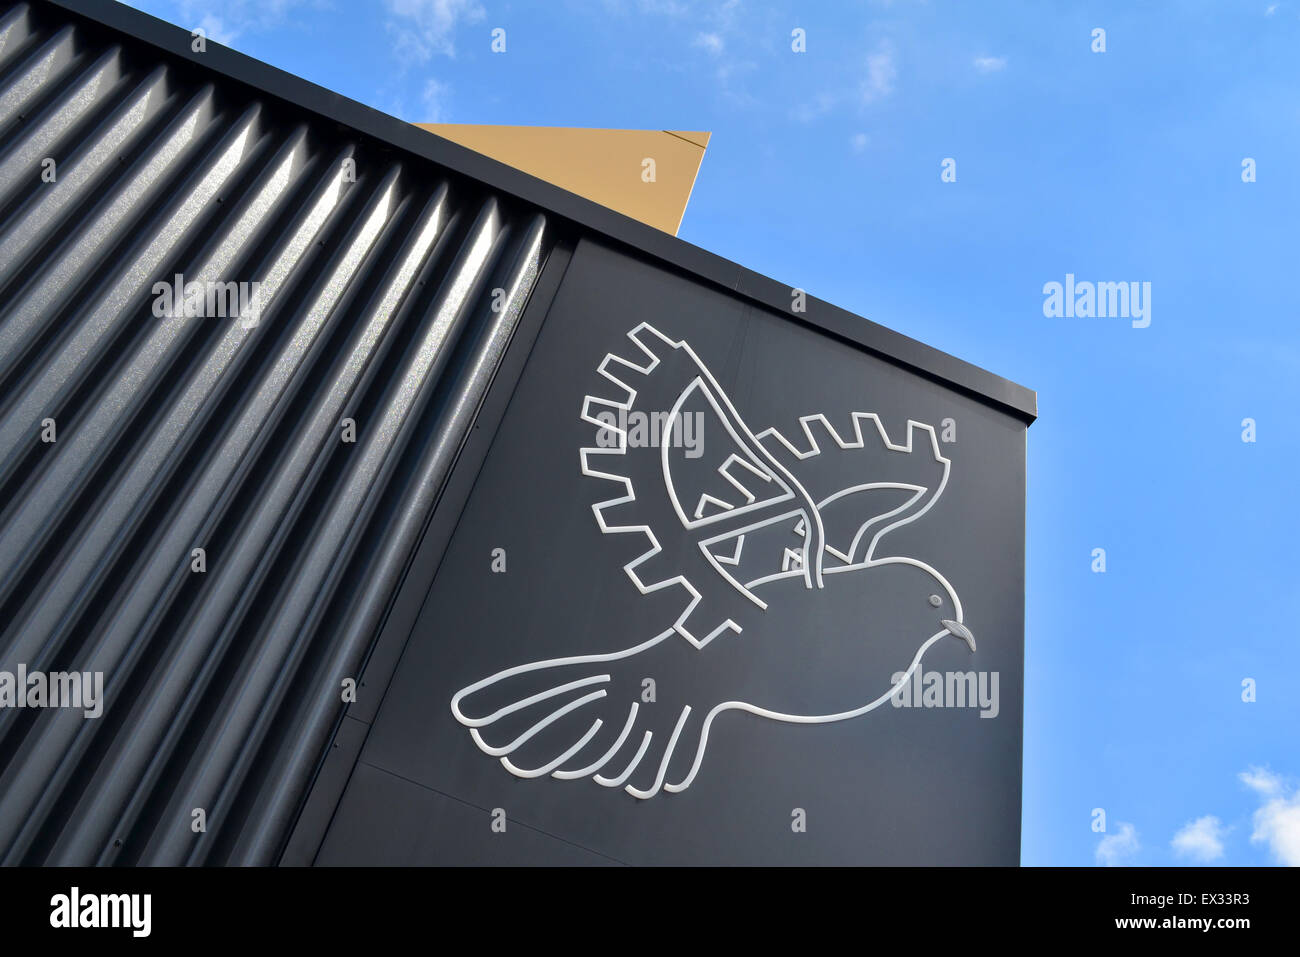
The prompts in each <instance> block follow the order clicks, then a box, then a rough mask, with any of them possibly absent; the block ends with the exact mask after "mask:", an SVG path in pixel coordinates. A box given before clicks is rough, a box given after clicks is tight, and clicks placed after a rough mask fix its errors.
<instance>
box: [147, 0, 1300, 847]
mask: <svg viewBox="0 0 1300 957" xmlns="http://www.w3.org/2000/svg"><path fill="white" fill-rule="evenodd" d="M134 5H136V6H138V7H140V8H141V9H144V10H147V11H148V12H150V13H153V14H155V15H157V16H160V17H162V18H164V19H167V20H170V21H172V22H175V23H178V24H181V25H183V26H186V27H187V28H189V27H193V26H197V25H203V26H205V27H206V28H207V29H208V32H209V34H210V35H212V36H213V37H214V38H216V39H218V40H221V41H223V42H227V43H228V45H230V46H233V47H235V48H236V49H239V50H241V51H243V52H245V53H247V54H249V55H251V56H254V57H257V58H259V59H262V60H265V61H267V62H269V63H271V64H274V65H275V66H277V67H280V68H282V69H285V70H287V71H289V72H291V73H295V74H298V75H299V76H302V77H305V78H307V79H309V80H312V81H313V82H315V83H319V84H321V85H323V86H325V87H328V88H330V89H333V90H336V91H338V92H340V93H342V94H344V95H346V96H349V97H352V98H354V99H357V100H360V101H361V102H363V103H367V104H369V105H371V106H374V107H376V108H379V109H382V110H384V111H386V112H389V113H392V114H394V115H396V116H398V117H401V118H403V119H406V120H409V121H412V122H418V121H426V122H436V121H441V122H457V123H500V124H526V125H545V126H596V127H637V128H661V129H690V130H710V131H712V133H713V139H712V142H711V143H710V146H709V150H708V153H707V155H706V157H705V160H704V164H703V167H702V169H701V171H700V175H699V178H698V180H697V181H696V185H695V191H694V194H693V196H692V199H691V203H690V207H689V209H688V210H687V213H686V217H685V220H684V222H683V224H682V228H681V232H680V235H681V236H682V238H683V239H686V240H687V241H689V242H692V243H694V244H696V245H699V246H702V247H704V248H705V249H708V250H711V251H713V252H716V253H718V254H720V255H722V256H725V257H727V258H729V259H733V260H735V261H737V262H740V263H742V264H744V265H745V266H748V267H750V268H752V269H754V270H757V271H758V272H761V273H764V274H767V275H770V276H772V277H773V278H775V279H778V280H780V281H782V282H786V283H789V284H790V285H791V286H799V287H802V288H804V289H807V290H808V291H809V293H811V294H813V295H815V296H818V297H820V298H822V299H826V300H829V301H831V302H834V303H836V304H837V305H840V306H843V307H845V308H847V309H850V310H852V311H854V312H857V313H859V314H861V315H864V316H867V317H869V318H871V319H873V320H875V321H876V322H879V323H882V324H884V325H887V326H890V327H892V328H894V329H897V330H899V331H900V332H903V333H906V334H907V335H910V336H913V337H915V338H917V339H920V340H922V341H924V342H927V343H929V344H931V345H934V346H936V347H938V348H940V349H943V350H944V351H947V352H950V353H952V354H954V355H957V356H960V357H962V358H964V359H967V360H969V361H971V362H974V363H976V364H978V365H981V366H984V367H985V368H988V369H990V370H992V371H994V372H997V373H999V374H1001V375H1004V376H1006V377H1008V378H1011V379H1014V380H1016V381H1018V382H1021V383H1023V384H1025V385H1027V386H1029V387H1031V388H1034V389H1036V390H1038V397H1039V406H1040V415H1041V418H1040V420H1039V421H1038V422H1037V423H1036V424H1035V425H1034V426H1033V427H1032V428H1031V430H1030V433H1029V499H1028V568H1027V577H1028V588H1027V592H1028V594H1027V613H1028V617H1027V633H1026V668H1027V674H1026V688H1027V690H1026V702H1025V761H1024V769H1025V778H1024V816H1023V861H1024V863H1026V864H1093V863H1124V864H1180V863H1187V864H1193V863H1198V862H1203V861H1213V862H1216V863H1226V864H1269V863H1291V864H1300V791H1297V786H1298V785H1300V668H1298V667H1297V661H1300V610H1298V609H1297V608H1296V600H1297V598H1300V587H1297V584H1298V582H1297V578H1298V577H1300V559H1298V558H1297V555H1296V551H1295V549H1296V544H1295V543H1296V542H1297V539H1298V538H1300V527H1297V526H1298V525H1300V521H1298V519H1297V514H1298V510H1297V509H1296V507H1295V504H1294V493H1295V488H1296V484H1297V479H1296V475H1297V466H1298V465H1300V440H1298V438H1297V418H1298V417H1300V415H1298V413H1297V410H1300V332H1298V331H1297V330H1298V328H1300V315H1298V314H1297V306H1296V302H1295V298H1294V295H1293V286H1294V278H1293V277H1294V276H1295V275H1296V274H1297V264H1296V261H1295V260H1296V257H1297V255H1298V254H1297V248H1296V241H1295V234H1296V223H1297V213H1300V202H1298V200H1300V186H1298V185H1297V178H1296V175H1295V174H1294V172H1292V171H1290V170H1289V168H1288V167H1287V165H1286V164H1287V163H1292V164H1294V163H1295V162H1296V158H1297V157H1298V156H1300V98H1297V97H1296V89H1297V80H1300V66H1297V62H1298V58H1297V54H1296V51H1297V50H1298V49H1300V0H1293V2H1277V3H1273V2H1265V0H1258V2H1253V0H1245V2H1232V3H1201V2H1182V3H1173V2H1169V3H1153V4H1140V5H1135V4H1131V3H1093V4H1086V5H1084V4H1079V5H1070V6H1071V8H1070V9H1061V7H1063V6H1064V5H1058V4H1041V3H1028V2H1026V3H997V4H994V3H980V4H974V3H961V2H949V3H941V2H930V3H925V2H906V0H894V2H874V3H873V2H864V3H841V4H830V3H827V4H818V5H816V7H815V9H813V10H811V11H810V10H808V9H806V8H807V7H808V6H811V5H808V4H802V3H793V2H791V3H784V4H782V3H758V2H736V0H727V2H710V3H698V4H696V3H686V2H684V0H683V2H678V0H605V2H600V0H591V2H576V0H553V2H549V3H545V4H535V3H522V2H515V3H495V2H491V0H374V2H373V3H360V2H357V3H352V2H343V0H332V2H331V0H260V2H248V0H223V2H221V3H198V2H192V0H182V2H174V0H138V2H137V3H135V4H134ZM495 27H503V28H505V29H506V31H507V33H506V36H507V51H506V53H505V54H493V53H492V52H491V51H490V49H489V45H490V39H491V38H490V32H491V30H492V29H493V28H495ZM796 27H799V28H802V29H803V30H804V31H805V32H806V36H807V51H806V52H805V53H802V54H796V53H794V52H792V50H791V40H790V38H791V31H792V30H793V29H794V28H796ZM1096 28H1102V29H1104V30H1105V45H1106V49H1105V52H1104V53H1102V52H1094V51H1093V50H1092V46H1093V45H1094V40H1093V30H1094V29H1096ZM945 158H951V159H953V160H955V162H956V173H957V177H956V181H955V182H950V183H945V182H942V181H941V178H940V172H941V163H942V161H943V160H944V159H945ZM1246 158H1251V159H1253V160H1254V161H1255V170H1256V181H1255V182H1250V183H1247V182H1243V177H1242V172H1243V168H1242V164H1243V160H1244V159H1246ZM1067 273H1072V274H1074V275H1075V276H1076V277H1077V279H1078V280H1080V281H1083V280H1088V281H1094V282H1098V281H1106V282H1121V281H1122V282H1141V283H1150V284H1151V287H1150V288H1151V300H1150V319H1151V322H1150V325H1149V326H1148V327H1146V328H1134V327H1133V326H1132V324H1131V322H1130V321H1129V320H1127V319H1123V318H1057V317H1052V318H1049V317H1047V316H1045V315H1044V308H1043V303H1044V292H1043V287H1044V284H1046V283H1049V282H1053V281H1055V282H1064V280H1065V276H1066V274H1067ZM1288 277H1292V278H1288ZM1246 418H1250V419H1253V420H1255V423H1256V430H1257V431H1256V441H1255V442H1253V443H1248V442H1243V441H1242V432H1243V427H1242V422H1243V419H1246ZM1095 548H1104V549H1105V550H1106V563H1107V568H1106V571H1105V573H1104V574H1098V573H1095V572H1093V571H1092V567H1091V566H1092V562H1093V559H1092V551H1093V549H1095ZM1248 678H1249V679H1253V680H1254V682H1255V686H1256V697H1257V700H1255V701H1254V702H1251V703H1247V702H1243V700H1242V682H1243V680H1245V679H1248ZM1094 808H1104V809H1105V812H1106V820H1107V830H1106V833H1105V834H1104V835H1103V834H1099V833H1096V832H1094V831H1093V828H1092V821H1093V818H1092V811H1093V809H1094Z"/></svg>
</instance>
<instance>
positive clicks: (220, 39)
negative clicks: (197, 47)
mask: <svg viewBox="0 0 1300 957" xmlns="http://www.w3.org/2000/svg"><path fill="white" fill-rule="evenodd" d="M198 29H200V30H202V31H203V35H204V36H205V37H207V38H208V39H209V40H211V41H212V42H213V43H220V44H221V45H222V46H227V47H228V46H231V45H232V44H234V42H235V38H236V37H237V36H239V34H240V33H241V32H243V31H242V30H240V29H239V28H237V27H227V26H226V25H225V24H224V23H223V22H222V21H221V18H220V17H214V16H213V15H212V14H210V13H205V14H204V15H203V19H201V20H200V21H199V22H198Z"/></svg>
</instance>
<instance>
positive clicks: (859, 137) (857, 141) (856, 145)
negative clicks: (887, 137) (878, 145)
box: [849, 133, 870, 153]
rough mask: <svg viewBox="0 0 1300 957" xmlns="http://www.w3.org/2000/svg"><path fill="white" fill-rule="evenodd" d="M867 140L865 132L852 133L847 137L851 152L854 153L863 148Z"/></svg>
mask: <svg viewBox="0 0 1300 957" xmlns="http://www.w3.org/2000/svg"><path fill="white" fill-rule="evenodd" d="M869 142H870V140H869V139H868V138H867V134H866V133H854V134H853V136H852V137H851V138H850V139H849V144H850V145H851V146H852V147H853V152H855V153H861V152H862V151H863V150H865V149H866V148H867V144H868V143H869Z"/></svg>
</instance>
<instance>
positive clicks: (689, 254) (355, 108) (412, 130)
mask: <svg viewBox="0 0 1300 957" xmlns="http://www.w3.org/2000/svg"><path fill="white" fill-rule="evenodd" d="M41 2H43V3H46V4H51V5H53V6H56V7H61V8H63V9H64V10H67V11H68V12H70V13H72V14H74V15H76V16H79V17H82V18H84V19H86V20H90V21H92V22H94V23H97V24H99V25H101V26H103V27H106V28H108V29H110V30H114V31H116V32H118V33H121V34H123V35H125V36H126V37H128V38H131V39H134V40H136V41H139V42H143V43H147V44H149V45H151V46H154V47H156V48H157V49H159V50H160V51H161V52H162V53H164V54H166V55H168V56H171V57H175V58H178V59H181V60H186V61H189V62H191V63H194V64H196V65H198V66H201V67H204V68H206V69H208V70H212V71H214V72H216V73H218V74H220V75H222V76H225V77H226V78H228V79H230V80H233V81H234V82H236V83H240V84H242V85H244V86H246V87H250V88H252V89H254V90H256V91H259V92H260V93H261V94H262V95H264V96H266V97H269V98H273V99H278V100H280V101H282V102H284V103H287V104H289V105H290V106H293V107H294V108H296V109H300V110H305V111H307V112H310V113H315V114H317V115H318V116H319V117H321V118H322V119H323V120H324V121H325V122H327V123H340V124H343V125H346V126H348V127H351V128H352V129H354V130H356V131H357V133H358V134H360V135H362V136H365V137H369V138H371V139H374V140H376V141H378V142H381V143H386V144H388V145H390V146H392V147H395V148H397V149H400V150H404V151H406V152H408V153H412V154H414V155H416V156H420V157H423V158H424V159H427V160H429V161H431V162H433V163H437V164H438V165H440V166H444V167H446V168H448V169H450V170H452V171H454V172H457V173H460V174H461V175H463V176H466V177H468V178H470V179H475V180H478V181H480V182H482V183H484V184H485V185H487V186H488V187H489V188H491V189H492V190H495V191H497V192H499V193H504V194H507V195H510V196H513V197H515V198H517V199H519V200H521V201H523V202H525V203H529V204H531V205H533V206H536V207H540V208H541V209H543V210H546V211H547V212H549V213H551V214H553V215H555V216H558V217H560V218H563V219H567V220H569V221H571V222H573V223H575V224H577V225H578V226H581V227H583V228H585V229H588V230H591V231H592V232H593V233H596V234H599V235H601V236H603V237H606V238H608V239H611V240H614V241H616V242H618V243H621V244H624V245H626V246H630V247H632V248H633V249H637V250H640V251H641V252H643V253H645V254H647V255H650V256H652V257H654V258H656V259H658V260H661V261H662V262H664V263H666V264H668V265H670V266H672V267H675V268H677V269H679V270H683V271H685V272H687V273H690V274H692V275H694V276H696V277H698V278H700V279H702V280H704V281H706V282H709V283H712V284H714V285H717V286H721V287H723V288H725V289H728V290H731V291H733V292H734V293H736V294H737V295H739V296H741V297H742V298H744V299H747V300H750V301H751V302H754V303H757V304H759V305H762V306H764V307H765V308H768V309H772V310H775V311H777V312H779V313H782V314H784V315H787V316H790V315H791V313H790V302H791V296H790V289H791V287H790V286H788V285H785V284H782V283H779V282H777V281H776V280H774V279H770V278H768V277H766V276H762V275H760V274H759V273H756V272H754V271H753V270H750V269H746V268H744V267H743V266H740V265H738V264H736V263H734V262H731V261H730V260H728V259H723V258H722V257H721V256H717V255H714V254H713V253H710V252H708V251H707V250H704V249H701V248H699V247H698V246H694V245H692V244H690V243H688V242H686V241H685V240H683V239H678V238H677V237H676V236H672V235H669V234H668V233H665V232H661V231H660V230H658V229H655V228H654V227H652V226H648V225H646V224H645V223H641V222H638V221H637V220H634V219H630V218H629V217H627V216H624V215H623V214H622V213H617V212H615V211H614V210H612V209H608V208H606V207H604V206H601V205H599V204H597V203H594V202H592V201H591V200H588V199H584V198H582V197H581V196H577V195H575V194H573V193H570V192H568V191H567V190H564V189H561V188H560V187H558V186H554V185H552V184H551V183H547V182H545V181H543V180H540V179H537V178H536V177H534V176H530V175H529V174H527V173H524V172H521V171H520V170H517V169H514V168H513V167H510V166H507V165H505V164H504V163H500V162H498V161H496V160H493V159H490V158H488V157H486V156H483V155H482V154H479V153H475V152H474V151H472V150H470V149H467V148H466V147H463V146H460V145H458V144H456V143H452V142H451V141H449V140H444V139H443V138H441V137H439V136H437V135H435V134H433V133H430V132H428V131H426V130H421V129H419V128H417V127H416V126H414V125H413V124H410V123H407V122H405V121H403V120H400V119H398V118H397V117H394V116H389V115H388V114H386V113H381V112H380V111H379V110H376V109H373V108H372V107H369V106H366V105H365V104H363V103H358V102H357V101H356V100H350V99H348V98H347V97H345V96H341V95H340V94H338V93H334V92H332V91H330V90H327V89H325V88H324V87H321V86H317V85H316V84H315V83H311V82H309V81H308V80H304V79H302V78H301V77H297V76H294V75H293V74H291V73H286V72H285V71H283V70H279V69H277V68H275V67H273V66H270V65H269V64H266V63H263V62H262V61H260V60H255V59H253V58H252V57H250V56H247V55H245V54H243V53H239V52H238V51H236V50H232V49H230V48H229V47H225V46H222V45H221V44H219V43H214V42H212V41H211V40H209V41H208V44H207V50H206V52H204V53H195V52H193V50H191V48H190V41H191V36H190V34H189V33H188V32H187V31H185V30H184V29H182V28H181V27H178V26H175V25H173V24H170V23H167V22H166V21H164V20H159V19H158V18H157V17H154V16H152V15H150V14H147V13H144V12H142V11H140V10H136V9H134V8H132V7H128V6H125V5H124V4H121V3H117V2H114V0H41ZM806 305H807V311H806V312H803V313H800V314H798V315H794V316H791V318H793V319H795V320H797V321H799V322H802V323H805V324H807V325H810V326H813V327H816V328H819V329H823V330H825V331H827V332H829V333H831V334H833V335H835V336H837V337H839V338H841V339H844V340H846V341H849V342H852V343H855V344H857V345H859V346H861V347H863V348H865V349H867V350H869V351H870V352H872V353H874V354H876V355H879V356H881V357H882V358H885V359H888V360H889V361H891V362H894V363H896V364H898V365H901V366H903V367H905V368H907V369H910V370H912V371H915V372H918V373H920V374H922V375H924V376H925V377H926V378H928V379H931V380H934V381H936V382H940V383H943V384H945V385H948V386H951V387H953V388H955V389H956V390H958V391H959V392H962V393H965V394H968V395H971V396H973V397H975V398H978V399H981V400H983V401H985V402H987V403H989V404H991V405H993V406H995V407H997V408H999V409H1001V410H1002V411H1004V412H1007V413H1009V414H1011V415H1014V416H1015V417H1016V418H1018V419H1020V420H1022V421H1024V422H1025V423H1026V424H1029V423H1032V422H1033V421H1034V419H1035V418H1037V416H1038V397H1037V394H1036V393H1035V392H1034V391H1033V390H1031V389H1027V388H1025V387H1024V386H1022V385H1018V384H1016V383H1014V382H1012V381H1010V380H1009V379H1004V378H1002V377H1001V376H998V375H994V374H993V373H991V372H988V371H987V370H985V369H981V368H980V367H979V366H976V365H972V364H971V363H969V362H966V361H964V360H962V359H958V358H956V357H955V356H951V355H948V354H947V353H946V352H941V351H940V350H938V349H935V348H933V347H932V346H927V345H925V344H924V343H922V342H918V341H917V340H915V339H912V338H909V337H908V336H905V335H903V334H902V333H899V332H895V331H894V330H892V329H888V328H886V327H885V326H882V325H879V324H878V323H875V322H872V321H871V320H869V319H864V318H862V317H860V316H857V315H854V314H853V313H851V312H849V311H848V310H846V309H841V308H839V307H838V306H834V305H831V304H830V303H828V302H824V301H822V300H820V299H816V298H814V297H812V296H808V297H807V302H806Z"/></svg>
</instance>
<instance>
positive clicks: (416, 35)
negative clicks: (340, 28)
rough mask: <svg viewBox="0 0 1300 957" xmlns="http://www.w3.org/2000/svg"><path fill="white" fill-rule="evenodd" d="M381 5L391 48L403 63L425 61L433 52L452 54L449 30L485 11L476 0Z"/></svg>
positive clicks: (393, 0)
mask: <svg viewBox="0 0 1300 957" xmlns="http://www.w3.org/2000/svg"><path fill="white" fill-rule="evenodd" d="M384 6H385V7H386V8H387V10H388V19H387V20H386V21H385V22H384V26H385V27H386V28H387V30H388V33H389V35H390V36H391V37H392V38H393V52H394V53H395V54H396V55H397V57H398V59H399V60H400V61H402V62H404V63H406V64H413V63H427V62H428V61H429V59H430V58H432V57H433V56H434V54H441V55H443V56H455V55H456V45H455V43H454V42H453V41H452V34H453V32H454V31H455V30H456V28H457V27H460V26H463V25H465V24H468V23H477V22H478V21H480V20H482V19H483V17H484V15H485V14H484V11H483V7H482V6H481V5H480V4H479V3H478V2H477V0H384ZM487 42H488V41H487V37H486V35H485V36H484V39H483V43H484V45H485V46H486V44H487Z"/></svg>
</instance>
